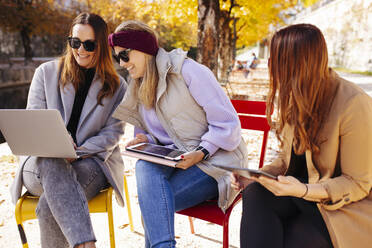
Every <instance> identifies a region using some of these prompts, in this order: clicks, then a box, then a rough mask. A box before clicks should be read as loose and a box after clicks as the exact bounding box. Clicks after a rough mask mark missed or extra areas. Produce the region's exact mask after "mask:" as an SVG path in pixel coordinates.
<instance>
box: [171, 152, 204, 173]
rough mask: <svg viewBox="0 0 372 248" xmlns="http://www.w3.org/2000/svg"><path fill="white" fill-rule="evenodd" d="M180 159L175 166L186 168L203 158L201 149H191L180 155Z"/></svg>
mask: <svg viewBox="0 0 372 248" xmlns="http://www.w3.org/2000/svg"><path fill="white" fill-rule="evenodd" d="M181 158H182V160H181V161H180V162H178V163H177V165H176V167H177V168H181V169H184V170H186V169H187V168H189V167H191V166H193V165H194V164H197V163H199V162H200V161H202V160H203V158H204V153H203V152H202V151H191V152H188V153H185V154H183V155H181Z"/></svg>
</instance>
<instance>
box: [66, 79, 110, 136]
mask: <svg viewBox="0 0 372 248" xmlns="http://www.w3.org/2000/svg"><path fill="white" fill-rule="evenodd" d="M101 88H102V82H101V80H100V79H99V77H98V74H97V73H96V74H95V75H94V77H93V80H92V84H91V86H90V88H89V91H88V95H87V98H86V99H85V102H84V106H83V109H82V111H81V115H80V120H79V124H78V127H77V132H78V130H79V128H80V126H81V125H82V123H83V122H84V120H85V118H86V117H87V116H88V115H89V113H90V112H92V110H93V109H94V108H95V107H96V106H97V104H98V102H97V95H98V93H99V91H100V90H101ZM60 93H61V99H62V105H63V110H64V111H63V112H64V115H63V117H64V122H65V125H66V126H67V124H68V122H69V120H70V117H71V112H72V108H73V105H74V101H75V94H76V91H75V88H74V86H73V85H72V84H71V83H69V84H67V85H66V86H65V87H64V88H61V87H60ZM102 103H104V99H103V100H102Z"/></svg>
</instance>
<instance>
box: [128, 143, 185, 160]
mask: <svg viewBox="0 0 372 248" xmlns="http://www.w3.org/2000/svg"><path fill="white" fill-rule="evenodd" d="M126 149H127V150H128V151H133V152H140V153H144V154H149V155H153V156H157V157H161V158H166V159H171V160H175V159H176V158H177V157H179V156H180V155H182V154H184V153H185V152H183V151H180V150H176V149H172V148H168V147H165V146H160V145H155V144H150V143H141V144H137V145H134V146H129V147H127V148H126Z"/></svg>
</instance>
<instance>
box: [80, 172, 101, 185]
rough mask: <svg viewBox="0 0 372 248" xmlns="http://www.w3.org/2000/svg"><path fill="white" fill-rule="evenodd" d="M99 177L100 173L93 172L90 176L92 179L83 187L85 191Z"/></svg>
mask: <svg viewBox="0 0 372 248" xmlns="http://www.w3.org/2000/svg"><path fill="white" fill-rule="evenodd" d="M97 175H98V171H92V173H91V174H90V177H89V179H88V183H86V184H84V185H81V186H83V187H84V189H87V188H88V187H89V185H90V184H91V183H92V182H93V181H94V179H95V178H96V177H97Z"/></svg>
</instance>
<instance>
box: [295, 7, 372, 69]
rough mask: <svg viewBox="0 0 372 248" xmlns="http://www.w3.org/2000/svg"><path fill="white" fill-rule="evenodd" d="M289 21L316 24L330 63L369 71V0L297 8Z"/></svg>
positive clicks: (371, 62) (371, 21) (371, 60)
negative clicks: (303, 8) (298, 9)
mask: <svg viewBox="0 0 372 248" xmlns="http://www.w3.org/2000/svg"><path fill="white" fill-rule="evenodd" d="M325 2H329V1H325ZM292 23H311V24H314V25H316V26H317V27H318V28H320V30H321V31H322V32H323V34H324V36H325V39H326V41H327V45H328V54H329V58H330V61H329V64H330V66H332V67H345V68H349V69H352V70H357V71H372V31H371V30H372V0H334V1H332V2H330V3H327V4H325V5H323V6H322V7H320V8H318V9H315V10H312V9H311V8H309V9H307V10H305V11H303V12H301V13H300V14H298V15H297V16H296V19H294V20H293V21H292Z"/></svg>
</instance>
